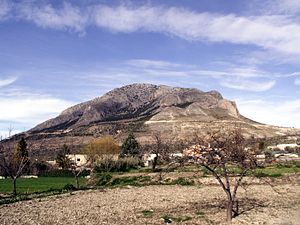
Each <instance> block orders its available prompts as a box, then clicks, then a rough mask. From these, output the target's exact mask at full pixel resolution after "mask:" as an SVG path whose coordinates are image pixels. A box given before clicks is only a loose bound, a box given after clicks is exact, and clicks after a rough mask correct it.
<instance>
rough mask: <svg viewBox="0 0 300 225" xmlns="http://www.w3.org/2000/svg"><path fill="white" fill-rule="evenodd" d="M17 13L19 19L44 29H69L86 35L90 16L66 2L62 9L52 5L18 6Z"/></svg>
mask: <svg viewBox="0 0 300 225" xmlns="http://www.w3.org/2000/svg"><path fill="white" fill-rule="evenodd" d="M17 13H18V15H17V16H18V17H19V18H21V19H25V20H27V21H31V22H33V23H35V24H36V25H38V26H41V27H44V28H54V29H69V30H73V31H76V32H80V33H84V29H85V27H86V25H87V22H88V14H83V13H82V12H81V10H80V9H79V8H78V7H76V6H72V5H71V4H70V3H66V2H65V3H64V4H63V6H62V7H61V8H54V7H53V6H52V5H50V4H46V5H33V4H20V5H17Z"/></svg>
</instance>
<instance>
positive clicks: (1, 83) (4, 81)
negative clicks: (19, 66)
mask: <svg viewBox="0 0 300 225" xmlns="http://www.w3.org/2000/svg"><path fill="white" fill-rule="evenodd" d="M16 80H17V77H10V78H5V79H1V78H0V88H1V87H4V86H8V85H10V84H12V83H14V82H15V81H16Z"/></svg>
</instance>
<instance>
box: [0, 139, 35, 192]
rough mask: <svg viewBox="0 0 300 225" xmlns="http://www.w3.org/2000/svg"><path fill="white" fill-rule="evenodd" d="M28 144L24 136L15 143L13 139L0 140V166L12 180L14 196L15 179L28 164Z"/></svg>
mask: <svg viewBox="0 0 300 225" xmlns="http://www.w3.org/2000/svg"><path fill="white" fill-rule="evenodd" d="M27 148H28V145H27V143H26V141H25V139H24V138H21V140H20V141H19V142H18V143H17V144H15V142H14V141H13V140H5V141H3V140H2V141H1V142H0V166H1V167H2V169H3V170H4V171H5V173H6V174H7V175H8V176H9V177H10V178H11V179H12V180H13V190H12V193H13V195H14V196H16V195H17V179H18V178H19V177H20V176H21V175H22V174H23V173H24V171H25V169H26V167H28V166H29V163H30V161H29V156H28V149H27Z"/></svg>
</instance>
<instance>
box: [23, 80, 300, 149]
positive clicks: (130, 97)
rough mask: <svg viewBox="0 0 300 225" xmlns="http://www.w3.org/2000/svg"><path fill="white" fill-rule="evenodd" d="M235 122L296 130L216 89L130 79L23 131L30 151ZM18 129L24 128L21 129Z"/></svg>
mask: <svg viewBox="0 0 300 225" xmlns="http://www.w3.org/2000/svg"><path fill="white" fill-rule="evenodd" d="M237 125H239V126H241V127H242V128H243V132H244V134H245V135H246V136H250V135H254V136H260V137H263V136H267V137H273V136H277V135H287V134H288V135H290V134H293V133H294V132H298V131H296V130H292V129H287V128H280V127H274V126H268V125H264V124H260V123H257V122H254V121H252V120H250V119H247V118H245V117H244V116H242V115H240V113H239V111H238V109H237V106H236V104H235V103H234V102H233V101H230V100H227V99H224V98H223V97H222V95H221V94H220V93H219V92H217V91H209V92H203V91H201V90H198V89H194V88H179V87H170V86H164V85H153V84H131V85H127V86H124V87H121V88H116V89H114V90H112V91H110V92H108V93H106V94H104V95H103V96H101V97H97V98H95V99H93V100H91V101H87V102H84V103H81V104H78V105H75V106H73V107H70V108H68V109H66V110H64V111H63V112H62V113H61V114H60V115H58V116H57V117H55V118H53V119H50V120H47V121H45V122H43V123H41V124H39V125H37V126H36V127H34V128H32V129H31V130H29V131H27V132H26V133H25V135H26V136H27V137H28V139H29V140H31V141H32V142H34V143H35V145H34V146H35V147H34V148H35V149H36V151H38V150H40V151H44V150H47V151H51V150H56V149H58V148H60V146H61V145H62V144H64V143H69V144H70V143H72V145H74V146H75V148H78V145H79V144H80V143H84V142H87V141H88V140H90V139H93V138H95V137H100V136H103V135H108V134H109V135H114V136H115V137H116V138H118V139H119V140H122V139H123V138H124V137H125V136H126V134H127V132H128V130H129V129H131V130H134V131H135V132H136V135H137V137H138V138H139V140H140V141H141V142H146V141H147V140H148V136H149V135H151V133H152V132H161V133H162V134H163V135H164V136H165V138H172V139H185V138H189V137H190V136H191V135H192V134H194V133H199V132H202V133H203V132H206V131H208V130H212V129H219V128H220V127H228V128H230V127H234V126H237ZM23 135H24V134H23Z"/></svg>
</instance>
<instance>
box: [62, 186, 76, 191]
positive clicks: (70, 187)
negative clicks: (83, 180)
mask: <svg viewBox="0 0 300 225" xmlns="http://www.w3.org/2000/svg"><path fill="white" fill-rule="evenodd" d="M63 189H64V190H68V191H74V190H77V188H76V187H74V185H73V184H66V185H65V186H64V187H63Z"/></svg>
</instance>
